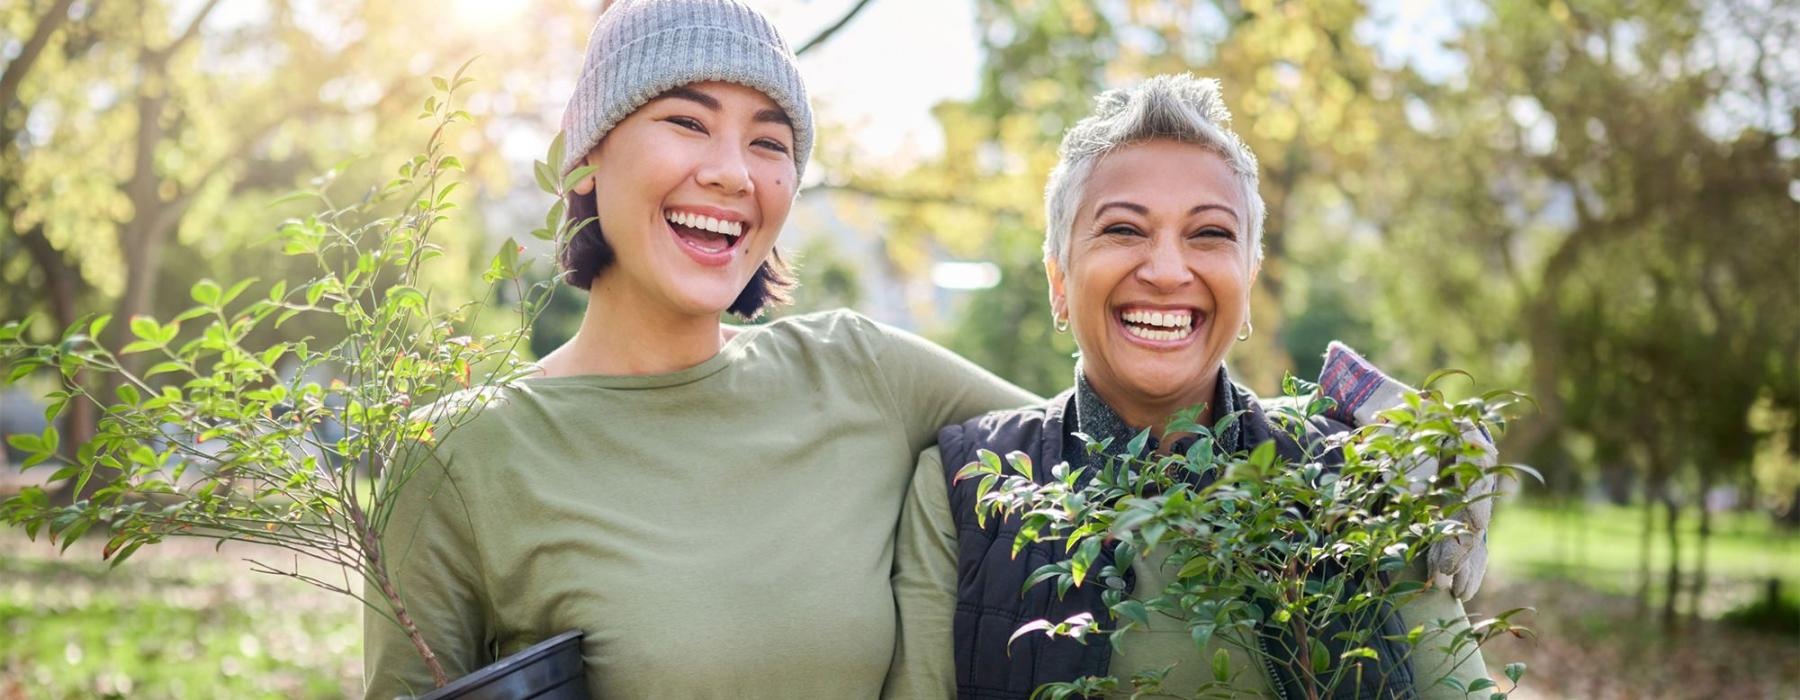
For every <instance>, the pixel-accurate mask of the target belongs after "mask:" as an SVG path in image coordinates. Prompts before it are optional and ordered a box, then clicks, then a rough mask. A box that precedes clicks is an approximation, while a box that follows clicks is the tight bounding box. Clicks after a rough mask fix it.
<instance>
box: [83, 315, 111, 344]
mask: <svg viewBox="0 0 1800 700" xmlns="http://www.w3.org/2000/svg"><path fill="white" fill-rule="evenodd" d="M112 317H113V316H112V314H100V317H99V318H96V319H94V320H93V322H92V323H89V324H88V337H89V338H93V339H94V340H96V341H97V340H99V339H100V331H103V330H106V324H107V323H110V322H111V321H112Z"/></svg>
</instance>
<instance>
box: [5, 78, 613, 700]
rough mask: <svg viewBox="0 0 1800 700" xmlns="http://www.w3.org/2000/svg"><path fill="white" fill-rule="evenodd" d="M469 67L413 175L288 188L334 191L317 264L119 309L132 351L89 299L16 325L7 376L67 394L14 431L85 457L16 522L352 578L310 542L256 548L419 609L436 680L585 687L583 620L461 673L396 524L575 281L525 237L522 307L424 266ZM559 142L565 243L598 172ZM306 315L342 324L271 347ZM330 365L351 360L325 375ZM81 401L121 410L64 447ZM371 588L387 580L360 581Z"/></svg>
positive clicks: (552, 224) (16, 441)
mask: <svg viewBox="0 0 1800 700" xmlns="http://www.w3.org/2000/svg"><path fill="white" fill-rule="evenodd" d="M467 68H468V64H467V63H465V64H464V65H463V66H462V67H461V68H459V69H458V70H457V71H456V73H455V74H453V75H452V76H450V77H449V78H442V77H438V78H433V79H432V82H433V85H434V86H435V88H436V91H435V94H433V95H432V96H430V97H427V98H426V99H425V101H424V105H423V109H422V110H421V114H420V119H421V120H424V121H426V122H427V123H428V124H430V125H431V126H432V130H431V133H430V137H429V138H428V140H427V141H426V145H425V150H424V152H423V153H420V154H418V155H416V156H414V157H413V158H412V159H410V160H409V161H407V162H406V163H404V164H403V165H401V166H400V167H399V171H398V173H397V175H396V176H395V177H394V178H392V179H391V180H389V181H387V182H386V183H385V184H384V185H382V186H380V187H377V188H373V189H371V190H370V191H368V192H367V193H360V194H359V196H356V197H352V198H350V201H348V202H347V203H345V202H340V201H339V200H338V199H337V195H336V193H334V192H332V191H331V186H332V183H333V180H334V178H335V176H336V175H337V171H336V170H334V171H333V172H331V173H328V174H326V175H325V176H322V177H320V178H318V179H316V180H314V181H313V183H312V184H313V187H312V189H310V190H308V191H303V192H297V193H294V194H292V195H289V196H288V197H284V198H282V200H280V201H292V200H316V201H317V202H318V203H319V207H320V208H319V209H318V210H317V211H316V212H314V213H313V214H311V215H308V216H305V217H302V218H296V219H291V220H289V221H287V222H285V223H283V224H282V225H281V226H280V228H279V230H278V232H277V234H276V235H277V237H278V241H277V242H278V243H279V245H280V247H281V249H282V252H283V253H285V254H286V255H289V256H298V257H300V258H302V259H305V260H310V261H312V262H313V263H315V264H316V269H317V273H318V274H317V275H316V276H314V277H312V278H311V279H309V280H306V281H305V282H303V283H300V284H295V285H291V286H290V285H289V284H288V281H287V280H276V281H274V282H273V283H272V284H271V285H269V286H268V287H266V288H258V290H257V292H256V293H255V294H247V292H250V291H251V289H252V288H253V287H256V286H257V280H254V279H248V280H243V281H239V282H236V283H235V284H230V285H222V284H219V283H215V282H213V281H211V280H203V281H201V282H199V283H197V284H195V285H193V287H192V289H191V290H190V293H191V295H192V298H193V301H194V303H195V305H194V306H193V307H192V308H189V309H187V310H186V311H183V312H181V313H180V314H178V315H176V316H174V317H173V318H171V319H169V320H168V321H166V322H164V321H159V320H157V319H154V318H150V317H146V316H140V317H136V318H131V319H125V320H120V321H118V322H121V323H128V324H129V330H130V333H131V336H132V337H133V338H134V340H132V341H131V342H130V343H128V344H126V345H125V346H124V347H121V348H107V347H104V346H103V345H101V344H100V343H99V341H98V339H99V338H101V337H102V333H103V332H104V330H105V329H106V328H107V327H108V325H109V324H111V323H113V322H115V320H114V319H112V318H111V317H110V316H107V315H100V316H89V317H84V318H82V319H81V320H80V321H78V322H77V323H76V324H75V325H72V326H70V327H68V328H66V329H62V330H61V332H60V333H57V334H55V339H54V340H51V341H43V342H40V341H34V340H33V339H32V338H33V337H34V335H35V333H34V331H36V330H37V328H38V326H39V325H40V324H39V323H37V322H36V321H35V320H34V319H30V318H27V319H24V320H18V321H7V322H6V323H5V324H4V325H3V326H0V361H3V362H4V366H5V367H7V369H8V374H7V376H6V378H5V379H6V382H7V383H9V384H10V383H16V382H19V381H22V380H24V379H25V378H27V377H29V376H31V375H33V374H34V373H37V372H40V371H46V370H47V371H53V372H56V373H58V376H59V377H60V379H61V386H62V388H61V389H59V390H57V391H53V392H51V393H50V394H49V395H48V397H47V398H48V400H49V402H50V405H49V407H48V409H47V411H46V413H47V415H48V417H49V418H50V419H51V423H52V427H49V428H46V429H45V430H44V431H43V433H41V434H38V435H14V436H11V437H10V438H9V442H10V444H11V445H12V446H13V447H15V448H17V449H20V450H23V451H25V452H27V453H29V455H30V456H29V457H28V458H27V459H25V460H24V461H23V464H22V467H21V468H24V469H30V468H32V467H33V466H35V465H39V464H42V463H45V462H51V461H52V458H54V457H58V456H59V455H64V456H66V463H60V462H52V463H53V464H58V463H60V464H61V466H60V468H58V469H57V470H56V471H55V472H54V473H52V474H50V475H49V477H48V479H47V482H48V483H49V484H53V485H60V486H61V487H62V488H63V489H65V492H67V493H72V494H74V498H73V499H72V501H73V502H70V503H59V502H53V499H52V498H51V497H50V496H49V495H48V494H47V493H46V492H45V490H44V488H43V487H39V486H33V487H27V488H25V489H24V490H22V491H21V492H19V493H18V494H16V495H14V496H11V497H9V498H7V499H5V500H4V501H0V521H3V522H5V523H7V524H10V525H14V526H18V527H21V528H23V529H24V530H25V532H26V534H27V535H28V536H30V537H32V538H33V539H35V538H36V537H37V536H38V535H39V534H44V535H46V536H48V537H49V538H50V539H51V541H52V542H55V541H57V540H60V541H61V542H62V547H63V549H64V550H65V551H66V550H67V548H68V547H69V545H70V544H73V543H74V542H75V541H76V540H78V539H80V538H81V537H82V536H83V535H86V534H88V533H89V532H90V530H92V531H94V532H97V533H98V532H104V533H105V536H107V538H108V539H107V542H106V545H105V547H104V549H103V552H102V556H104V557H105V558H106V559H108V560H109V561H110V562H111V563H112V564H113V565H114V566H116V565H118V564H120V563H123V562H124V561H125V560H126V559H128V558H130V557H131V555H132V554H133V553H134V552H136V551H138V549H139V548H141V547H144V546H145V545H151V544H155V543H157V542H160V541H162V540H164V539H166V538H170V537H199V538H208V539H213V540H217V541H219V543H220V544H221V545H222V544H223V543H224V542H225V541H240V542H250V543H255V544H259V545H265V546H269V547H273V548H277V549H281V550H286V551H287V552H291V553H292V554H294V555H296V557H306V558H309V559H313V560H317V561H321V562H325V563H328V564H331V565H334V566H338V567H341V568H342V569H343V570H344V572H345V576H344V578H343V580H342V581H332V580H326V579H323V578H319V577H317V576H314V575H310V574H307V573H304V572H302V571H301V569H300V567H299V566H298V559H297V558H296V560H295V563H294V565H293V566H285V567H284V566H281V565H278V564H272V563H269V562H265V561H254V560H253V561H252V565H253V567H254V568H255V570H257V571H259V572H263V573H269V574H275V575H279V576H286V577H290V578H295V579H298V580H301V581H305V582H306V583H309V584H311V585H314V586H317V587H320V588H323V589H325V590H328V591H332V592H335V593H340V594H344V595H348V596H352V597H355V598H357V599H358V600H359V601H361V602H362V603H363V604H364V605H365V606H366V607H367V609H368V610H369V611H370V612H371V613H372V614H375V615H379V616H380V617H382V618H384V619H386V620H387V622H389V623H391V624H395V625H399V626H400V627H401V628H402V629H404V630H405V632H406V633H407V635H408V637H409V638H410V639H411V640H412V642H413V645H414V646H415V647H416V648H417V650H418V652H419V654H420V656H421V658H423V659H424V661H425V664H426V665H427V666H428V667H429V668H431V670H432V672H433V676H434V678H435V681H436V684H437V686H439V689H438V690H436V691H433V692H431V693H429V694H428V695H426V696H424V697H430V698H451V697H462V698H494V697H544V698H585V697H586V696H587V694H586V684H585V681H584V679H583V676H582V670H581V655H580V642H581V635H580V633H579V632H569V633H565V634H562V635H559V636H557V637H554V638H552V639H549V640H545V642H543V643H541V644H539V645H538V646H535V647H532V648H530V649H527V650H525V651H524V652H521V653H520V654H517V655H514V656H511V657H508V658H507V659H504V660H502V661H500V662H498V663H496V664H493V665H492V666H489V667H488V668H485V669H482V670H480V671H478V672H476V673H474V674H471V675H470V676H469V677H467V678H464V679H461V680H457V681H456V682H451V681H452V679H450V678H447V677H446V676H445V673H444V670H443V668H442V665H441V664H440V663H439V662H438V660H437V658H436V657H435V656H434V655H433V653H432V651H431V646H430V643H429V640H427V639H425V637H424V636H423V635H422V634H421V633H420V631H419V629H418V628H417V626H415V625H414V624H413V622H412V620H411V619H409V617H408V615H407V613H406V608H405V606H404V605H403V604H402V602H401V598H400V592H399V591H397V590H396V588H395V586H394V585H393V583H392V578H391V576H390V572H391V571H392V570H393V568H394V562H393V561H392V560H391V557H390V553H389V552H388V551H387V550H385V549H384V548H383V544H382V541H381V534H382V532H383V530H384V528H385V527H386V523H387V522H388V519H389V517H390V515H391V514H392V511H393V506H394V502H395V498H396V495H397V494H399V493H400V492H401V490H402V489H405V488H406V487H407V484H408V481H409V479H410V478H411V476H412V475H413V473H414V471H415V470H416V469H417V468H418V466H419V464H420V462H421V460H422V459H423V458H424V457H425V456H426V455H428V454H429V453H430V451H431V450H432V449H434V447H435V445H437V444H438V443H440V442H441V441H442V440H444V439H445V438H446V437H448V436H449V435H450V434H451V433H452V432H454V431H455V430H456V429H457V427H458V426H460V425H463V424H465V423H467V422H468V421H469V420H471V419H473V418H474V417H475V416H476V415H477V414H478V413H479V412H480V411H481V409H482V406H483V405H484V404H485V403H486V401H487V399H488V398H489V397H491V396H493V395H494V394H495V393H496V392H497V391H498V390H500V389H501V388H502V387H504V386H505V385H507V384H508V383H509V382H512V381H514V380H516V379H518V378H520V377H522V376H524V375H525V374H526V373H527V372H528V369H527V366H526V365H525V363H524V362H523V361H522V360H520V359H519V357H518V356H517V354H516V352H515V351H516V350H517V349H518V347H519V345H520V344H521V343H522V342H524V341H525V339H526V335H527V333H528V330H529V329H530V327H531V321H532V320H533V318H534V317H535V315H536V313H537V310H539V309H541V308H543V306H544V304H545V303H546V302H547V301H548V299H549V295H550V294H552V293H553V291H554V288H555V285H554V284H552V283H550V282H540V283H537V284H532V285H528V284H526V283H525V282H523V281H522V272H523V271H524V270H525V269H526V268H527V267H528V266H529V263H528V261H527V262H524V263H522V262H521V261H520V253H521V252H522V251H523V250H524V249H523V248H522V247H521V246H519V245H518V244H517V243H516V242H515V241H513V240H512V239H507V240H506V241H505V242H503V243H502V244H501V246H500V249H499V252H498V253H497V254H496V255H495V256H494V257H493V259H492V260H491V262H490V264H489V265H488V268H487V270H486V271H485V272H484V273H483V275H482V279H483V281H484V282H486V283H488V284H490V285H496V286H500V287H504V288H506V289H507V290H508V291H509V292H510V294H511V295H512V296H513V297H515V298H516V299H518V306H519V310H518V313H516V314H512V313H507V314H505V315H504V316H503V318H501V319H499V320H495V319H484V318H481V314H480V312H481V311H482V307H481V306H480V305H479V304H477V303H465V304H460V305H446V304H444V303H442V302H440V301H438V300H436V299H434V298H433V294H432V292H431V290H430V289H429V288H428V287H425V286H424V284H423V282H422V281H421V280H422V278H421V270H423V269H425V268H426V265H427V263H429V262H430V261H431V260H432V259H433V258H436V257H438V256H439V255H441V254H442V252H443V249H442V247H441V246H440V245H438V244H437V243H435V242H433V240H432V234H433V231H434V229H436V228H437V227H438V226H439V225H440V224H441V223H442V222H443V221H444V220H445V219H446V218H447V213H448V212H449V211H450V210H451V209H452V208H453V207H454V206H455V205H454V203H452V202H451V201H450V195H451V193H452V192H453V191H454V190H455V189H456V188H457V185H458V183H457V182H455V181H454V179H453V173H455V172H457V171H460V170H461V167H462V164H461V162H460V161H459V160H458V159H457V157H456V156H454V155H450V154H448V153H447V152H446V149H445V146H444V143H445V138H444V137H445V133H446V130H447V129H449V128H450V127H451V126H453V125H454V124H456V123H458V122H462V121H468V120H469V115H468V114H467V113H466V112H463V111H461V110H459V109H455V108H454V107H453V100H454V98H455V97H456V94H457V92H458V91H459V90H460V89H461V88H462V87H463V86H464V85H465V84H467V83H469V82H471V79H470V78H466V77H464V75H463V74H464V72H465V71H466V70H467ZM561 154H562V139H561V137H558V138H557V139H556V142H555V143H553V144H551V146H550V148H549V152H548V155H547V156H546V162H540V163H538V164H537V169H538V178H537V179H538V183H539V186H540V187H542V188H543V189H544V190H545V191H546V192H549V193H551V194H554V195H557V196H558V197H557V203H556V204H555V205H554V206H553V207H552V208H551V211H550V212H549V215H548V216H547V217H546V219H545V225H544V227H543V228H540V229H538V230H536V231H534V232H533V235H535V236H536V237H538V238H540V239H543V240H553V241H560V240H564V239H565V238H566V236H564V235H563V234H564V233H566V232H567V231H568V230H569V229H570V228H571V227H572V226H575V225H579V224H581V223H585V222H566V221H564V220H563V205H562V201H563V200H562V197H561V195H562V193H563V192H564V191H565V190H567V189H568V187H569V186H570V184H571V183H573V182H574V181H575V180H577V179H579V178H580V177H582V176H585V175H586V174H587V172H588V171H589V170H590V169H589V168H582V169H578V170H576V171H575V172H573V173H571V174H570V175H569V176H568V177H566V178H555V177H552V175H553V174H554V173H558V172H561V170H562V167H561V163H560V162H558V161H560V159H561ZM296 317H300V320H301V321H303V322H305V323H307V325H306V326H305V327H306V328H307V329H309V330H318V329H324V333H325V334H326V335H328V337H326V338H324V339H321V338H319V337H314V336H307V337H305V338H302V339H298V340H281V341H274V342H264V343H262V344H260V345H256V346H254V347H253V346H252V345H253V340H252V339H253V338H268V337H279V336H277V335H276V334H275V333H274V331H275V330H276V329H279V328H280V327H281V326H283V325H284V324H287V323H289V322H291V321H292V320H294V319H295V318H296ZM470 328H474V329H476V330H472V331H471V330H469V329H470ZM291 330H292V329H291V328H290V331H291ZM316 346H322V347H316ZM143 365H148V367H147V368H146V369H142V370H139V369H138V367H140V366H143ZM321 372H324V373H328V374H331V375H334V376H335V377H337V378H336V379H330V380H328V381H326V383H323V384H321V383H320V382H318V381H313V380H311V379H309V377H313V376H317V375H318V374H319V373H321ZM100 386H106V387H110V388H106V389H100V388H97V387H100ZM102 392H104V393H102ZM450 399H454V400H450ZM78 401H87V402H92V403H93V404H95V405H96V407H97V408H98V409H99V411H100V414H101V417H100V419H99V421H98V425H97V426H96V431H95V435H94V437H93V439H91V440H89V441H87V442H86V443H84V444H81V445H76V446H73V448H74V449H72V450H65V449H64V446H63V445H62V444H61V441H60V437H59V435H58V432H57V430H56V429H55V427H54V419H55V417H56V416H58V415H60V414H62V413H63V412H64V410H65V409H67V408H68V406H69V405H70V404H71V403H73V402H78ZM352 572H353V573H354V575H355V576H354V579H360V582H357V583H353V580H354V579H353V578H352V577H351V575H350V574H351V573H352ZM365 587H366V590H367V591H370V592H371V593H372V594H371V595H369V596H367V597H364V595H363V594H361V593H360V592H359V590H358V589H363V588H365Z"/></svg>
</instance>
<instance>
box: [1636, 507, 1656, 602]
mask: <svg viewBox="0 0 1800 700" xmlns="http://www.w3.org/2000/svg"><path fill="white" fill-rule="evenodd" d="M1655 533H1656V499H1655V498H1654V496H1653V494H1650V493H1645V494H1644V525H1643V527H1642V528H1641V529H1640V530H1639V531H1638V592H1637V608H1638V614H1640V615H1641V614H1643V612H1644V611H1645V610H1648V609H1649V608H1650V541H1651V538H1652V537H1653V536H1654V535H1655Z"/></svg>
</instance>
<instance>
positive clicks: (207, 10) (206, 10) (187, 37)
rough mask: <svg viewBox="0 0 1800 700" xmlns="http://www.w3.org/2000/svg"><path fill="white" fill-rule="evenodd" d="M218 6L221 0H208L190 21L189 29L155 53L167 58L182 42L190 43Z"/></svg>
mask: <svg viewBox="0 0 1800 700" xmlns="http://www.w3.org/2000/svg"><path fill="white" fill-rule="evenodd" d="M218 6H219V0H206V5H205V6H203V7H201V8H200V11H199V12H196V13H194V18H193V19H192V20H189V21H188V26H187V29H185V30H182V32H181V36H178V37H175V40H174V41H171V42H169V45H168V46H164V47H162V48H160V49H156V50H155V51H154V52H153V53H155V54H156V55H157V56H159V57H161V58H164V59H167V58H168V57H169V55H170V54H173V53H175V51H176V50H178V49H180V48H181V45H182V44H185V43H188V42H189V41H192V40H193V38H194V37H196V36H199V34H200V25H201V24H204V23H205V22H206V16H207V15H210V14H212V11H213V8H215V7H218Z"/></svg>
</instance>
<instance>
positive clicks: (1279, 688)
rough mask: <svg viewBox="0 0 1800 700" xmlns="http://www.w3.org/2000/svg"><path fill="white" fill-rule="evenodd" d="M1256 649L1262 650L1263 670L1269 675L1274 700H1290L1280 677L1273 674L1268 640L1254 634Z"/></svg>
mask: <svg viewBox="0 0 1800 700" xmlns="http://www.w3.org/2000/svg"><path fill="white" fill-rule="evenodd" d="M1256 648H1258V649H1261V650H1262V660H1263V668H1264V669H1265V670H1267V671H1268V673H1269V687H1270V688H1273V689H1275V698H1276V700H1292V699H1291V698H1289V697H1288V694H1287V686H1286V685H1284V684H1283V683H1282V682H1281V676H1279V675H1277V674H1276V673H1275V657H1274V655H1272V654H1270V653H1269V640H1268V638H1266V637H1264V636H1263V635H1262V632H1260V631H1259V632H1257V633H1256Z"/></svg>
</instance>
